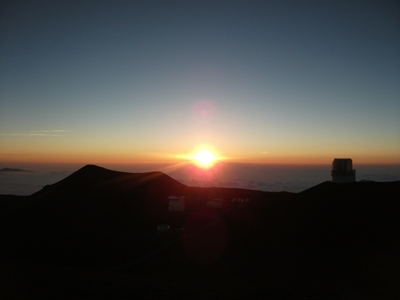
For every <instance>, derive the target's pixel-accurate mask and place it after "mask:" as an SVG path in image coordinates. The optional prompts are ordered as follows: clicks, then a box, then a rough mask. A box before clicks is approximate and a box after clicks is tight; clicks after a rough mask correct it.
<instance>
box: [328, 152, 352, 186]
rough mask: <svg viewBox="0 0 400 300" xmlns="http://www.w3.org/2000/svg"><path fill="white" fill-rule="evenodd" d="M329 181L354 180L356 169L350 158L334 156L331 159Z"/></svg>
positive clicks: (342, 181)
mask: <svg viewBox="0 0 400 300" xmlns="http://www.w3.org/2000/svg"><path fill="white" fill-rule="evenodd" d="M331 181H332V182H338V183H344V182H355V181H356V170H354V169H353V161H352V160H351V158H335V159H334V160H333V161H332V171H331Z"/></svg>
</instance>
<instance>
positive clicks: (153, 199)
mask: <svg viewBox="0 0 400 300" xmlns="http://www.w3.org/2000/svg"><path fill="white" fill-rule="evenodd" d="M399 194H400V182H385V183H383V182H355V183H348V184H335V183H331V182H324V183H321V184H319V185H317V186H315V187H312V188H310V189H308V190H306V191H304V192H301V193H298V194H293V193H286V192H281V193H274V192H261V191H251V190H243V189H228V188H194V187H188V186H185V185H183V184H181V183H179V182H177V181H175V180H174V179H172V178H170V177H169V176H167V175H165V174H163V173H161V172H149V173H140V174H131V173H124V172H116V171H111V170H107V169H104V168H100V167H97V166H93V165H88V166H85V167H83V168H82V169H80V170H78V171H77V172H75V173H73V174H72V175H70V176H69V177H67V178H65V179H64V180H61V181H59V182H57V183H55V184H53V185H49V186H46V187H45V188H43V189H42V190H41V191H39V192H37V193H35V194H33V195H31V196H28V197H17V198H15V197H13V196H0V201H2V205H3V206H1V207H2V208H4V210H3V213H2V214H0V216H1V232H0V233H1V235H0V237H1V238H2V241H3V243H2V245H3V246H2V248H1V254H2V257H3V262H2V264H3V265H4V266H5V267H6V268H7V269H9V270H11V271H12V272H11V273H12V274H14V275H13V276H15V278H19V279H21V278H20V276H21V275H19V274H21V273H22V274H25V273H26V272H30V273H29V274H31V275H32V274H35V275H33V276H39V278H42V279H43V280H45V281H46V282H49V281H50V282H53V285H55V286H58V287H60V286H64V285H66V284H65V283H64V281H67V282H69V285H68V286H69V288H72V289H73V290H74V292H73V293H72V294H71V295H72V296H74V298H85V297H87V296H88V295H90V296H95V297H99V296H101V295H103V294H107V293H108V294H113V296H114V297H116V298H127V297H133V296H134V295H136V293H137V291H138V290H141V291H142V290H143V289H145V286H151V287H152V288H151V290H152V291H154V290H157V291H160V294H159V295H158V298H162V296H161V295H162V291H168V293H170V294H169V295H170V296H174V297H176V296H178V297H179V295H181V296H182V294H180V293H181V292H182V291H186V295H191V294H192V293H200V294H199V295H203V296H204V297H210V295H213V296H216V295H219V296H218V297H222V295H224V296H230V297H232V296H235V297H236V296H238V295H247V296H249V295H250V296H251V295H253V296H268V297H270V298H276V299H282V298H286V299H301V298H304V297H307V299H337V298H340V299H348V298H351V297H353V298H354V297H356V296H357V297H361V298H362V299H369V298H368V297H370V298H371V299H373V298H376V297H379V298H380V299H391V298H393V296H397V295H398V292H399V290H398V289H397V288H396V287H397V286H398V285H397V283H398V278H399V277H398V276H399V271H398V270H400V259H399V257H400V256H399V254H400V221H399V218H398V215H399V213H400V201H399V200H398V195H399ZM169 195H176V196H185V199H186V200H185V201H186V202H185V207H186V211H185V212H170V211H169V210H168V199H167V198H168V196H169ZM214 198H222V199H224V204H223V207H221V208H215V207H208V206H207V203H208V202H209V201H210V200H213V199H214ZM233 199H235V200H233ZM13 201H18V205H12V204H11V203H12V202H13ZM159 224H169V225H170V227H171V231H170V232H169V233H164V234H161V233H157V230H156V229H157V225H159ZM6 258H7V259H6ZM16 266H18V267H16ZM51 266H53V267H51ZM51 268H58V269H59V270H62V274H64V275H63V276H61V275H57V276H58V277H57V276H55V278H50V276H48V275H46V274H48V272H49V270H50V269H51ZM70 268H73V269H70ZM0 269H1V268H0ZM32 270H37V271H36V273H35V271H32ZM92 270H98V271H99V272H100V271H101V273H102V274H104V276H106V277H107V278H109V279H107V280H109V281H107V282H106V283H105V282H104V281H103V279H100V278H98V277H96V278H97V279H96V280H97V281H96V284H97V285H96V286H95V287H92V288H91V289H90V291H89V290H84V291H82V290H81V289H80V288H79V282H80V283H82V282H85V281H87V280H88V277H89V276H90V277H91V278H92V277H93V275H90V274H92V273H91V272H92ZM32 272H33V273H32ZM9 273H10V272H8V273H4V274H3V275H2V276H9V275H7V274H9ZM38 273H40V275H38ZM57 274H58V273H57ZM60 274H61V273H60ZM31 275H29V276H31ZM27 276H28V275H27ZM60 276H61V277H60ZM121 276H122V277H121ZM7 278H8V277H7ZM76 278H80V279H79V280H78V283H76V281H77V279H76ZM116 278H118V280H117V279H116ZM138 278H140V280H139V281H138ZM155 279H157V280H160V279H161V282H163V283H160V282H159V281H156V282H154V280H155ZM7 280H8V282H9V284H11V283H10V281H9V279H7ZM61 281H62V283H61ZM122 281H123V282H125V284H127V283H126V282H129V285H130V286H132V287H134V288H126V286H125V288H121V284H122V283H121V282H122ZM110 282H112V283H110ZM138 282H141V283H138ZM199 282H201V283H202V284H203V285H204V286H207V287H208V288H211V290H209V291H208V290H204V289H203V288H199ZM142 283H143V284H142ZM232 284H233V285H234V286H232ZM38 286H39V287H40V284H38ZM107 286H108V288H107ZM172 286H174V288H172ZM25 288H26V286H25ZM29 288H30V289H32V290H33V291H35V292H36V293H37V292H38V290H37V289H38V287H37V286H36V285H35V286H30V287H29ZM48 289H49V287H47V290H48ZM199 289H200V290H201V291H199ZM50 290H51V288H50ZM338 291H339V292H338ZM182 293H183V294H185V292H182ZM153 296H154V295H153ZM346 297H347V298H346ZM153 298H154V297H153ZM156 298H157V297H156ZM214 298H215V297H214Z"/></svg>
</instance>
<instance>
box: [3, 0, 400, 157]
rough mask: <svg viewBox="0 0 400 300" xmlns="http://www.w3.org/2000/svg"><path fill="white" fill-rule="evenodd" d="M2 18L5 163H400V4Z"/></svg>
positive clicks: (58, 10) (44, 7) (118, 8)
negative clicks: (192, 157) (204, 111)
mask: <svg viewBox="0 0 400 300" xmlns="http://www.w3.org/2000/svg"><path fill="white" fill-rule="evenodd" d="M81 2H83V3H81ZM1 6H2V7H1V40H0V42H1V47H0V55H1V56H0V63H1V64H0V68H1V73H0V157H1V158H0V163H2V164H7V163H10V162H32V163H33V162H34V163H37V162H54V163H55V162H71V163H76V162H84V163H98V164H101V163H105V162H111V161H113V162H118V163H123V162H153V161H154V162H164V161H165V162H169V161H173V160H177V159H178V160H179V157H182V155H189V154H190V153H192V152H193V151H196V150H197V149H200V148H202V147H206V148H210V149H212V150H213V151H214V152H216V153H217V154H218V155H219V156H220V157H224V158H226V159H230V160H233V161H239V162H240V161H242V162H259V163H276V162H279V163H282V162H284V163H321V162H326V161H327V160H328V161H330V160H331V159H332V158H333V157H352V158H353V161H355V162H357V161H359V162H364V163H400V117H399V116H400V55H399V53H400V21H399V20H400V4H399V2H398V1H2V4H1ZM204 101H207V103H209V104H210V105H211V106H210V107H212V110H213V111H214V113H213V116H212V118H210V119H209V120H208V121H207V122H200V121H199V120H198V118H197V117H196V111H195V109H194V108H195V107H196V104H198V103H205V102H204ZM177 157H178V158H177Z"/></svg>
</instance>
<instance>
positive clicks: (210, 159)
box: [194, 149, 217, 167]
mask: <svg viewBox="0 0 400 300" xmlns="http://www.w3.org/2000/svg"><path fill="white" fill-rule="evenodd" d="M194 159H195V160H196V162H197V163H199V164H200V165H201V166H203V167H208V166H210V165H212V164H213V163H214V162H215V161H216V160H217V158H216V157H215V155H214V154H212V153H211V152H210V151H208V150H205V149H203V150H200V151H199V152H197V154H196V155H195V156H194Z"/></svg>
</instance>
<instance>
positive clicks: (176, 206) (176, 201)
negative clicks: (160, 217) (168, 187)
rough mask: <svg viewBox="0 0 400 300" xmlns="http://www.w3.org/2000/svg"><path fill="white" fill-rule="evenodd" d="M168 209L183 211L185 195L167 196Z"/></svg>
mask: <svg viewBox="0 0 400 300" xmlns="http://www.w3.org/2000/svg"><path fill="white" fill-rule="evenodd" d="M168 201H169V206H168V210H169V211H185V196H181V197H177V196H169V197H168Z"/></svg>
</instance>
